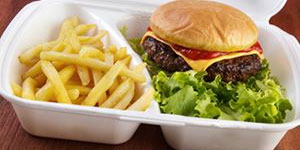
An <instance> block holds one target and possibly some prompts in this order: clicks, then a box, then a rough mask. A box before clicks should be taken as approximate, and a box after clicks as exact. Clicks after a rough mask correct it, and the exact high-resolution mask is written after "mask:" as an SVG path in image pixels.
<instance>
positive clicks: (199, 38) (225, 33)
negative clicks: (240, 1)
mask: <svg viewBox="0 0 300 150" xmlns="http://www.w3.org/2000/svg"><path fill="white" fill-rule="evenodd" d="M150 27H151V29H152V31H153V32H154V34H155V35H157V36H158V37H160V38H162V39H163V40H165V41H167V42H170V43H173V44H177V45H180V46H184V47H187V48H192V49H198V50H205V51H219V52H234V51H240V50H243V49H246V48H249V47H251V46H252V45H253V44H255V43H256V42H257V38H258V30H257V28H256V25H255V24H254V22H253V21H252V20H251V19H250V18H249V17H248V16H247V15H246V14H244V13H243V12H241V11H240V10H238V9H236V8H233V7H231V6H228V5H225V4H222V3H218V2H212V1H202V0H177V1H172V2H169V3H166V4H164V5H161V6H160V7H159V8H158V9H157V10H156V11H155V12H154V13H153V14H152V16H151V19H150Z"/></svg>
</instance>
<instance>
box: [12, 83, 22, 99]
mask: <svg viewBox="0 0 300 150" xmlns="http://www.w3.org/2000/svg"><path fill="white" fill-rule="evenodd" d="M11 88H12V90H13V92H14V94H15V95H16V96H18V97H22V87H21V86H20V85H19V84H17V83H16V82H12V83H11Z"/></svg>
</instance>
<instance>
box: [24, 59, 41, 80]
mask: <svg viewBox="0 0 300 150" xmlns="http://www.w3.org/2000/svg"><path fill="white" fill-rule="evenodd" d="M41 73H42V69H41V61H39V62H37V63H36V64H35V65H33V66H32V67H31V68H29V69H28V70H27V71H26V72H25V73H24V74H23V76H22V78H23V79H26V78H28V77H35V76H37V75H39V74H41Z"/></svg>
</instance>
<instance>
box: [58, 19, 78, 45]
mask: <svg viewBox="0 0 300 150" xmlns="http://www.w3.org/2000/svg"><path fill="white" fill-rule="evenodd" d="M78 24H79V19H78V17H71V18H68V19H66V20H65V21H64V22H63V24H62V26H61V28H60V32H59V36H58V39H57V41H59V42H62V41H64V40H65V39H66V37H68V36H69V34H70V31H72V30H74V28H75V27H76V26H77V25H78Z"/></svg>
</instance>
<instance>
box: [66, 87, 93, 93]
mask: <svg viewBox="0 0 300 150" xmlns="http://www.w3.org/2000/svg"><path fill="white" fill-rule="evenodd" d="M66 88H67V89H68V90H71V89H78V90H79V93H80V95H88V94H89V93H90V91H91V90H92V89H91V88H89V87H85V86H81V85H66Z"/></svg>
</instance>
